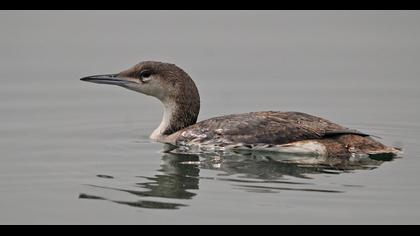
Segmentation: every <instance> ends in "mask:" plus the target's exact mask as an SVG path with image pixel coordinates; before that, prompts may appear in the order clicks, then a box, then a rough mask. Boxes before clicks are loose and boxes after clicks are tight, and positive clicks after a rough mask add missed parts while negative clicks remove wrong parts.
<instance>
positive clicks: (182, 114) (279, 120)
mask: <svg viewBox="0 0 420 236" xmlns="http://www.w3.org/2000/svg"><path fill="white" fill-rule="evenodd" d="M81 80H83V81H88V82H93V83H98V84H112V85H118V86H121V87H124V88H127V89H130V90H134V91H136V92H140V93H143V94H146V95H150V96H154V97H156V98H158V99H159V100H160V101H161V102H162V103H163V106H164V114H163V119H162V122H161V123H160V125H159V127H158V128H157V129H156V130H155V131H153V133H152V134H151V136H150V138H151V139H153V140H155V141H158V142H162V143H166V144H171V145H173V146H175V147H200V148H204V149H207V150H208V149H212V150H227V149H252V150H271V151H279V152H285V153H296V154H311V155H314V154H315V155H322V156H331V157H350V156H353V155H355V154H362V155H366V154H367V155H371V154H392V155H395V154H398V153H399V152H400V151H399V150H398V149H396V148H393V147H388V146H385V145H383V144H382V143H380V142H378V141H376V140H374V139H373V138H372V137H370V135H368V134H365V133H362V132H359V131H357V130H353V129H349V128H346V127H343V126H341V125H338V124H335V123H333V122H331V121H328V120H326V119H323V118H320V117H316V116H312V115H308V114H305V113H301V112H278V111H262V112H250V113H244V114H233V115H226V116H221V117H215V118H211V119H208V120H204V121H201V122H198V123H196V122H197V117H198V113H199V110H200V96H199V93H198V90H197V87H196V85H195V83H194V81H193V80H192V79H191V78H190V76H189V75H188V74H187V73H186V72H185V71H183V70H182V69H181V68H179V67H177V66H176V65H174V64H169V63H163V62H156V61H144V62H141V63H139V64H137V65H135V66H133V67H132V68H130V69H128V70H125V71H122V72H120V73H118V74H107V75H95V76H89V77H84V78H82V79H81Z"/></svg>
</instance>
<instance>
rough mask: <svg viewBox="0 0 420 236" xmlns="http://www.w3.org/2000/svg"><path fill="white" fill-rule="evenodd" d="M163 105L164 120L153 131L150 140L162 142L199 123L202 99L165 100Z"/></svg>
mask: <svg viewBox="0 0 420 236" xmlns="http://www.w3.org/2000/svg"><path fill="white" fill-rule="evenodd" d="M162 103H163V107H164V110H163V118H162V122H161V123H160V125H159V127H158V128H157V129H155V130H154V131H153V133H152V134H151V135H150V138H151V139H153V140H161V139H162V138H164V137H166V136H168V135H171V134H173V133H175V132H177V131H179V130H182V129H184V128H186V127H188V126H190V125H193V124H195V123H196V122H197V117H198V113H199V111H200V99H199V98H198V99H188V98H184V99H177V100H176V99H165V100H162Z"/></svg>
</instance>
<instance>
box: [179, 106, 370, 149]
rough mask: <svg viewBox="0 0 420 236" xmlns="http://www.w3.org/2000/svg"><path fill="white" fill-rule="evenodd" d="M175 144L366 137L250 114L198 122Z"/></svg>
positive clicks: (315, 121) (297, 116) (323, 124)
mask: <svg viewBox="0 0 420 236" xmlns="http://www.w3.org/2000/svg"><path fill="white" fill-rule="evenodd" d="M178 133H179V135H178V138H177V139H178V140H179V141H183V142H188V141H191V140H195V141H200V142H206V141H216V142H217V140H223V141H221V142H227V143H244V144H255V143H265V144H285V143H290V142H295V141H301V140H308V139H322V138H326V137H332V136H336V135H343V134H357V135H362V136H368V135H367V134H364V133H361V132H359V131H357V130H351V129H348V128H345V127H343V126H340V125H337V124H335V123H333V122H331V121H328V120H326V119H323V118H320V117H316V116H312V115H308V114H305V113H300V112H274V111H268V112H251V113H245V114H234V115H228V116H221V117H216V118H212V119H208V120H204V121H201V122H199V123H197V124H195V125H192V126H190V127H187V128H185V129H183V130H181V131H179V132H178Z"/></svg>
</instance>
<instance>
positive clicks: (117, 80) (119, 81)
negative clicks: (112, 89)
mask: <svg viewBox="0 0 420 236" xmlns="http://www.w3.org/2000/svg"><path fill="white" fill-rule="evenodd" d="M80 80H82V81H86V82H91V83H97V84H112V85H119V86H124V85H127V84H131V83H136V82H135V81H133V80H130V79H129V78H125V77H119V76H118V74H108V75H93V76H88V77H84V78H81V79H80Z"/></svg>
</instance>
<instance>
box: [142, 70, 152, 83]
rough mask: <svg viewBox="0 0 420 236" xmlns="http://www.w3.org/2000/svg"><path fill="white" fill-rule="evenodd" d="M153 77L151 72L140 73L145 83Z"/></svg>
mask: <svg viewBox="0 0 420 236" xmlns="http://www.w3.org/2000/svg"><path fill="white" fill-rule="evenodd" d="M151 75H152V72H151V71H150V70H144V71H142V72H140V78H141V79H142V80H143V82H145V81H147V80H148V79H150V76H151Z"/></svg>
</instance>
